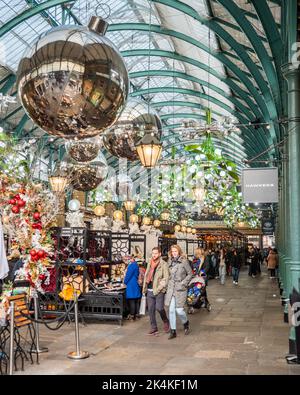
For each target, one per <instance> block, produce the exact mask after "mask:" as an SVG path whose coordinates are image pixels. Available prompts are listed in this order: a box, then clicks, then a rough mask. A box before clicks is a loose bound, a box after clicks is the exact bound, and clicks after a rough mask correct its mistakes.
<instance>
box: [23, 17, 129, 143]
mask: <svg viewBox="0 0 300 395" xmlns="http://www.w3.org/2000/svg"><path fill="white" fill-rule="evenodd" d="M106 29H107V24H106V22H105V21H103V20H102V19H100V18H98V17H92V18H91V21H90V23H89V26H88V27H84V26H64V27H59V28H54V29H52V30H50V31H49V32H47V33H46V34H45V35H42V36H40V37H39V38H38V39H37V41H36V42H35V44H34V45H33V47H32V48H31V49H30V50H29V51H28V52H27V53H26V54H25V55H24V57H23V58H22V59H21V61H20V63H19V68H18V74H17V75H18V79H17V85H18V93H19V97H20V100H21V103H22V105H23V107H24V109H25V111H26V112H27V114H28V115H29V116H30V118H31V119H32V120H33V122H34V123H36V124H37V125H38V126H39V127H40V128H41V129H43V130H44V131H46V132H47V133H49V134H52V135H54V136H57V137H63V138H67V139H69V138H70V139H73V138H75V137H77V138H79V139H84V138H87V137H93V136H96V135H98V134H99V133H101V132H102V131H103V130H104V129H107V128H108V127H111V126H112V125H113V124H114V122H115V121H116V120H117V119H118V117H119V116H120V114H121V112H122V111H123V109H124V107H125V105H126V101H127V96H128V87H129V79H128V72H127V69H126V66H125V63H124V60H123V58H122V56H121V55H120V53H119V51H118V49H117V48H116V47H115V46H114V45H113V44H112V42H111V41H110V40H108V39H107V38H106V37H104V34H105V32H106Z"/></svg>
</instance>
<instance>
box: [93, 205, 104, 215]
mask: <svg viewBox="0 0 300 395" xmlns="http://www.w3.org/2000/svg"><path fill="white" fill-rule="evenodd" d="M94 213H95V215H97V217H102V216H103V215H104V214H105V207H104V206H96V207H95V208H94Z"/></svg>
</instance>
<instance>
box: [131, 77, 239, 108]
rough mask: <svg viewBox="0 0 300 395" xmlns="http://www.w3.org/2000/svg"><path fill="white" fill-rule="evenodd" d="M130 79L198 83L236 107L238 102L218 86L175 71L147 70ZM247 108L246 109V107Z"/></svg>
mask: <svg viewBox="0 0 300 395" xmlns="http://www.w3.org/2000/svg"><path fill="white" fill-rule="evenodd" d="M129 76H130V78H131V79H132V78H138V77H148V76H151V77H173V78H180V79H183V80H186V81H192V82H196V83H197V84H199V85H202V86H205V87H207V88H208V89H210V90H213V91H214V92H216V93H218V94H219V95H220V96H223V97H224V98H225V99H227V100H228V101H231V102H232V103H233V104H234V105H236V100H232V96H231V95H229V94H228V93H226V92H224V91H223V89H221V88H219V87H218V86H216V85H213V84H210V83H208V81H204V80H201V79H199V78H197V77H193V76H192V75H188V74H185V73H182V72H179V71H173V70H146V71H141V72H136V73H130V74H129ZM245 108H246V107H245Z"/></svg>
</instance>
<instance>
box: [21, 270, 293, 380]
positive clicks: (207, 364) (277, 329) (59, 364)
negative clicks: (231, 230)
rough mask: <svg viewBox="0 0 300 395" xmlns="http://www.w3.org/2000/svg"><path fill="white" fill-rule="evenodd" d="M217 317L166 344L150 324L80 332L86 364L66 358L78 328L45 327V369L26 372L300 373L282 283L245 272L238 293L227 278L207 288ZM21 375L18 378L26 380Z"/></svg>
mask: <svg viewBox="0 0 300 395" xmlns="http://www.w3.org/2000/svg"><path fill="white" fill-rule="evenodd" d="M208 295H209V299H210V302H211V304H212V311H211V312H207V311H206V310H204V309H202V310H200V311H198V312H196V313H195V314H193V315H192V316H190V321H191V333H190V334H189V335H188V336H184V334H183V330H182V327H181V325H179V329H178V337H177V338H176V339H174V340H168V335H167V334H164V333H161V334H160V335H159V336H157V337H152V336H147V335H146V333H147V331H148V329H149V323H148V318H147V317H145V318H142V319H141V320H139V321H138V322H125V323H124V325H123V326H122V327H120V326H118V325H117V324H113V323H88V325H87V326H85V327H83V326H82V325H81V326H80V338H81V348H82V349H83V350H87V351H89V352H90V353H91V356H90V358H88V359H86V360H80V361H73V360H70V359H68V358H67V354H68V352H69V351H72V350H74V349H75V346H74V326H73V324H71V325H69V324H66V325H64V327H63V328H61V329H60V330H59V331H56V332H51V331H49V330H47V329H45V328H41V335H40V337H41V344H42V345H44V346H47V347H48V348H49V352H48V353H47V354H42V355H41V358H40V359H41V362H40V365H28V364H27V365H26V369H25V372H24V373H25V374H261V375H265V374H300V366H291V365H287V363H286V361H285V355H286V354H287V353H288V333H289V326H288V324H285V323H284V322H283V311H282V307H281V303H280V295H279V290H278V287H277V282H276V280H270V279H269V277H268V275H267V273H266V271H265V270H264V271H263V273H262V275H261V276H260V277H258V278H256V279H252V278H250V277H249V276H248V275H247V273H246V271H243V272H242V273H241V277H240V283H239V285H238V286H234V285H233V284H232V281H231V279H229V278H227V282H226V284H225V286H222V285H220V283H219V282H218V280H212V281H210V283H209V287H208ZM24 373H23V372H17V373H16V374H24Z"/></svg>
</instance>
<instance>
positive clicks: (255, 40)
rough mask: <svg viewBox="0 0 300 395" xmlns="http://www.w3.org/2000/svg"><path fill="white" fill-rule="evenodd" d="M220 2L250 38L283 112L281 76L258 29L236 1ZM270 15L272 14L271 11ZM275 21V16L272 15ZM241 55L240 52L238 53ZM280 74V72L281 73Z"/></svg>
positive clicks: (279, 108)
mask: <svg viewBox="0 0 300 395" xmlns="http://www.w3.org/2000/svg"><path fill="white" fill-rule="evenodd" d="M217 2H218V3H220V4H222V6H223V7H224V8H225V9H226V10H227V11H228V12H229V13H230V15H231V16H232V17H233V18H234V19H235V20H236V22H237V23H238V25H239V26H240V28H241V29H242V30H243V32H244V33H245V35H246V36H247V38H248V40H249V41H250V42H251V44H252V46H253V48H254V49H255V52H256V54H257V56H258V59H259V60H260V63H261V65H262V67H263V69H264V71H265V75H266V77H267V80H268V81H269V85H270V89H271V92H272V94H273V98H274V101H275V103H276V107H277V111H278V114H281V110H282V108H281V94H280V88H279V86H280V84H279V78H278V75H277V74H276V71H275V68H274V66H273V64H272V62H271V61H270V59H269V54H268V52H267V50H266V48H265V46H264V45H263V43H262V42H261V40H260V38H259V37H258V35H257V33H256V30H255V29H254V27H253V26H252V24H251V23H250V22H249V21H248V19H247V18H246V17H245V15H244V14H243V12H242V10H241V8H240V7H239V6H238V5H237V4H236V3H234V2H233V1H232V0H217ZM260 3H265V4H266V1H261V0H260ZM270 15H272V14H271V13H270ZM272 19H273V21H274V18H273V16H272ZM237 55H239V53H237ZM279 75H280V74H279Z"/></svg>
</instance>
